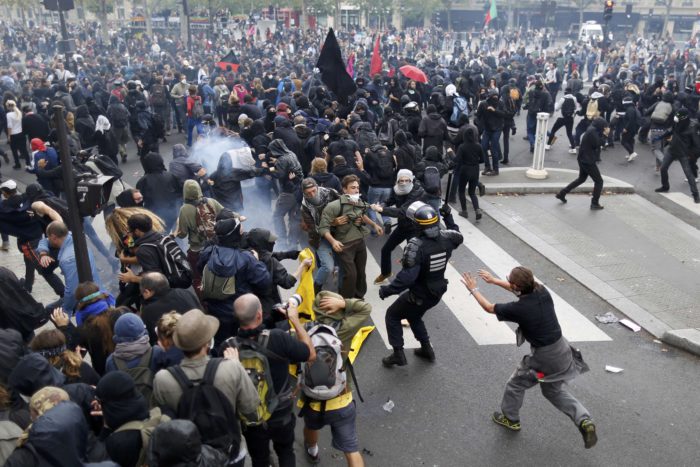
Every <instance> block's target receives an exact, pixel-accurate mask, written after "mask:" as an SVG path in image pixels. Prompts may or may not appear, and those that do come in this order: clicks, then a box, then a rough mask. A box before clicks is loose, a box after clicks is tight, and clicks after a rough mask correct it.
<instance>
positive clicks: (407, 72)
mask: <svg viewBox="0 0 700 467" xmlns="http://www.w3.org/2000/svg"><path fill="white" fill-rule="evenodd" d="M399 71H400V72H401V73H402V74H403V75H404V76H405V77H406V78H408V79H412V80H413V81H418V82H419V83H427V82H428V77H427V76H426V75H425V73H423V72H422V71H421V69H420V68H418V67H415V66H413V65H404V66H402V67H401V68H399Z"/></svg>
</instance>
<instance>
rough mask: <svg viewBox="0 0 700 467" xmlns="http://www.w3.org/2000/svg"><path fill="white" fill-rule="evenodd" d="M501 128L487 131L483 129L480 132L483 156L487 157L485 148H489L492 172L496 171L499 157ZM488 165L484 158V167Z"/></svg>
mask: <svg viewBox="0 0 700 467" xmlns="http://www.w3.org/2000/svg"><path fill="white" fill-rule="evenodd" d="M500 140H501V130H496V131H489V130H484V132H483V133H482V134H481V148H482V149H483V150H484V158H486V157H487V152H486V151H487V150H488V149H489V148H491V168H492V170H493V171H494V172H498V162H499V160H500V159H501V144H500V142H499V141H500ZM488 166H489V161H488V159H486V167H488Z"/></svg>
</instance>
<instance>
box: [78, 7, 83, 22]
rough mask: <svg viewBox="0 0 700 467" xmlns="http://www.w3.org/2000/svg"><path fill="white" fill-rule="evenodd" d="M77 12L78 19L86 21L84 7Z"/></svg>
mask: <svg viewBox="0 0 700 467" xmlns="http://www.w3.org/2000/svg"><path fill="white" fill-rule="evenodd" d="M76 11H77V12H78V19H79V20H81V21H84V20H85V10H83V8H82V7H78V8H77V9H76Z"/></svg>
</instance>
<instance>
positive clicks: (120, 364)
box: [112, 347, 153, 371]
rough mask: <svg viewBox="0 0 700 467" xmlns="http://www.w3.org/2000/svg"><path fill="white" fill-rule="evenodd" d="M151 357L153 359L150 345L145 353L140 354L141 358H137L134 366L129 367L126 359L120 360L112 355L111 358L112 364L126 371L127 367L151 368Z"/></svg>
mask: <svg viewBox="0 0 700 467" xmlns="http://www.w3.org/2000/svg"><path fill="white" fill-rule="evenodd" d="M152 359H153V347H150V348H149V349H148V350H147V351H146V353H145V354H143V355H142V356H141V358H140V359H139V362H138V363H137V364H136V366H134V367H129V365H128V364H127V363H126V361H125V360H122V359H121V358H117V357H112V360H113V361H114V366H116V367H117V370H119V371H126V370H129V369H133V368H138V367H144V368H151V360H152ZM146 363H147V365H146Z"/></svg>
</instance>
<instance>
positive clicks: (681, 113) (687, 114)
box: [676, 108, 690, 121]
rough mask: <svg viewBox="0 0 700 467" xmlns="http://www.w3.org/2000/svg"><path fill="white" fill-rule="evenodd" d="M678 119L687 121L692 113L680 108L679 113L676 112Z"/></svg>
mask: <svg viewBox="0 0 700 467" xmlns="http://www.w3.org/2000/svg"><path fill="white" fill-rule="evenodd" d="M676 117H677V118H678V121H681V120H686V119H688V118H690V112H688V110H687V109H684V108H680V109H678V112H676Z"/></svg>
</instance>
